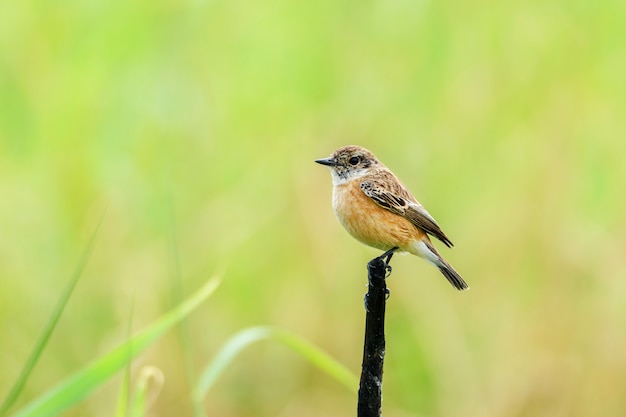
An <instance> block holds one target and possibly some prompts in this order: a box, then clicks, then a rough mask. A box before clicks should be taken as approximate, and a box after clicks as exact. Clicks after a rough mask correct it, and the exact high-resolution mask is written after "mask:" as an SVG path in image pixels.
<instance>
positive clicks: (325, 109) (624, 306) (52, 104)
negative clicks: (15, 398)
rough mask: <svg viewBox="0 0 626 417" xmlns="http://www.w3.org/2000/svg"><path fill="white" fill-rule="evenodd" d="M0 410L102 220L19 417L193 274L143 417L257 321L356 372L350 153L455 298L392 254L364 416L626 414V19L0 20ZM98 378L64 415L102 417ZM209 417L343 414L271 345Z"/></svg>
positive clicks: (581, 15)
mask: <svg viewBox="0 0 626 417" xmlns="http://www.w3.org/2000/svg"><path fill="white" fill-rule="evenodd" d="M0 21H1V24H0V341H1V345H2V348H1V349H0V353H1V354H0V369H2V371H1V372H0V393H1V395H2V396H4V394H5V393H6V390H8V388H9V387H10V386H11V385H12V383H13V382H14V381H15V379H16V377H17V375H18V373H19V370H20V368H21V366H22V364H23V362H24V361H25V360H26V357H27V355H28V352H29V350H30V349H31V348H32V346H33V345H34V343H35V340H36V339H37V337H38V335H39V332H40V331H41V329H42V327H43V326H44V325H45V323H46V322H47V320H48V318H49V317H50V314H51V311H52V310H53V308H54V306H55V304H56V300H57V298H58V297H59V295H60V293H61V291H62V289H63V288H64V286H65V284H66V282H67V280H68V278H69V276H70V275H71V273H72V272H73V270H74V269H75V267H76V265H77V264H78V262H79V259H80V256H81V253H82V252H83V250H84V248H85V247H86V245H87V242H88V240H89V238H90V236H91V234H92V233H93V230H94V229H95V228H96V225H97V224H98V222H99V221H100V219H102V226H101V229H100V233H99V235H98V238H97V241H96V244H95V247H94V250H93V253H92V256H91V259H90V260H89V263H88V266H87V268H86V270H85V272H84V276H83V278H82V280H81V281H80V282H79V284H78V287H77V288H76V291H75V293H74V295H73V297H72V299H71V300H70V303H69V304H68V306H67V309H66V311H65V313H64V315H63V317H62V319H61V321H60V323H59V326H58V328H57V329H56V331H55V333H54V335H53V337H52V339H51V341H50V345H49V346H48V347H47V348H46V350H45V352H44V355H43V356H42V358H41V360H40V362H39V364H38V366H37V367H36V369H35V372H34V374H33V375H32V378H31V379H30V380H29V381H28V384H27V386H26V390H25V392H24V394H23V395H22V397H21V398H20V401H19V402H20V403H21V404H24V403H25V402H26V401H27V400H28V399H30V398H34V397H35V396H37V395H38V394H40V393H42V392H43V391H45V390H46V389H48V388H49V387H51V386H52V385H53V384H55V383H56V382H58V381H60V380H61V379H63V378H64V377H66V376H67V375H69V374H71V373H72V372H73V371H75V370H77V369H79V368H80V367H82V366H84V365H85V364H86V363H88V362H89V361H91V360H92V359H93V358H96V357H98V356H99V355H102V354H103V353H105V352H107V351H108V350H109V349H111V348H112V347H114V346H116V345H117V344H118V343H120V342H122V341H123V340H125V338H126V337H127V335H128V331H129V328H130V329H132V330H138V329H141V328H142V327H143V326H145V325H146V324H147V323H149V322H151V321H152V320H154V319H155V318H157V317H159V316H160V315H161V314H163V312H165V311H167V310H168V309H169V308H171V306H172V305H174V304H175V303H176V300H177V299H178V298H177V297H179V296H181V295H187V294H190V293H191V292H192V291H193V290H195V289H196V288H198V287H199V286H200V285H201V284H203V283H204V282H205V281H206V280H207V279H208V278H210V277H211V276H213V275H214V274H215V273H220V274H221V275H222V276H223V284H222V286H221V287H220V289H219V290H218V292H217V293H216V294H215V295H214V296H213V297H212V298H211V299H210V300H208V301H207V302H206V303H205V304H204V305H203V306H202V307H201V308H200V309H199V310H197V311H196V312H195V313H194V314H193V315H192V316H190V318H189V320H188V321H187V323H186V325H187V329H188V334H189V341H190V343H189V346H188V347H187V348H185V347H184V343H183V342H182V340H184V338H181V334H180V332H171V333H170V334H169V335H168V336H167V337H166V338H165V339H163V340H162V341H161V342H160V343H158V344H157V345H156V346H155V347H153V348H152V349H150V351H149V352H148V353H147V354H145V355H143V356H142V357H141V358H140V359H139V360H138V361H137V365H136V368H135V369H139V368H140V367H141V366H143V365H152V366H155V367H157V368H159V369H160V370H161V371H162V372H163V374H164V377H165V383H164V386H163V389H162V391H161V392H160V395H159V396H158V398H157V399H156V401H155V403H154V404H153V406H152V408H151V411H150V415H154V416H171V415H177V416H178V415H181V416H184V415H191V413H192V409H191V403H190V400H189V391H190V385H189V377H188V373H187V370H188V369H189V368H191V370H192V373H193V372H197V371H199V370H200V369H201V368H202V367H204V366H205V365H206V364H207V363H208V362H209V361H210V360H211V359H212V358H213V357H214V355H215V354H216V352H217V351H218V349H219V348H220V347H221V346H222V345H223V344H224V343H225V342H226V340H227V339H228V338H229V337H230V336H232V335H233V334H235V333H236V332H237V331H239V330H241V329H244V328H247V327H249V326H253V325H274V326H279V327H281V328H285V329H287V330H289V331H292V332H294V333H296V334H298V335H300V336H302V337H304V338H306V339H307V340H309V341H311V342H312V343H314V344H315V345H317V346H319V347H320V348H322V349H324V350H325V351H327V352H328V353H329V354H330V355H332V356H333V357H334V358H336V359H338V360H340V361H341V362H343V363H345V364H346V366H348V367H349V368H350V369H352V370H353V371H354V372H355V373H357V374H358V372H359V371H360V362H361V353H362V337H363V324H364V311H363V294H364V292H365V286H364V285H365V283H366V270H365V264H366V262H367V261H368V260H369V259H371V258H372V257H374V256H376V255H377V252H376V251H375V250H373V249H370V248H367V247H364V246H361V245H360V244H358V243H357V242H356V241H353V240H352V239H351V238H350V237H349V236H348V235H347V234H346V233H345V232H344V231H343V230H342V229H341V227H340V225H339V224H338V222H337V221H336V220H335V218H334V215H333V213H332V209H331V206H330V195H331V181H330V175H329V173H328V172H327V170H326V169H325V168H323V167H321V166H318V165H316V164H314V163H313V160H314V159H316V158H320V157H325V156H327V155H329V154H330V153H331V151H333V150H334V149H335V148H337V147H339V146H343V145H346V144H360V145H362V146H365V147H367V148H370V149H371V150H373V151H374V152H375V153H376V154H377V155H378V156H379V158H380V159H381V160H382V161H383V162H384V163H385V164H386V165H388V166H390V167H392V168H393V170H394V171H395V172H396V173H397V174H398V175H399V176H400V177H401V178H402V179H403V181H404V182H405V183H406V184H407V185H408V186H409V187H410V188H411V190H412V191H413V193H414V194H415V195H416V196H417V198H418V199H419V200H420V201H421V202H422V203H423V204H424V205H425V206H426V207H427V208H428V210H429V211H430V212H431V213H432V214H433V215H434V216H435V218H436V219H437V220H438V222H439V223H440V224H441V225H442V227H443V229H444V230H445V231H446V233H447V234H448V235H449V236H450V237H451V238H452V240H453V241H454V243H455V245H456V246H455V248H454V249H453V250H447V249H445V248H442V247H441V246H442V245H439V247H440V248H441V251H442V253H443V254H444V256H445V257H446V258H447V259H448V260H449V261H450V263H452V264H453V265H455V267H456V268H457V269H458V270H459V271H460V272H461V273H462V274H463V275H464V277H465V278H466V280H467V281H468V282H469V283H470V285H471V287H472V289H471V290H470V291H469V292H466V293H457V292H456V291H454V289H453V288H452V287H451V286H450V285H449V284H448V283H447V282H446V281H445V279H443V277H441V276H440V275H439V273H438V272H437V271H436V270H435V269H433V268H431V267H430V266H428V265H427V264H426V263H424V262H422V261H420V260H418V259H416V258H414V257H409V256H405V257H394V260H393V266H394V273H393V276H392V277H391V278H390V280H389V287H390V288H391V291H392V293H391V298H390V300H389V303H388V316H387V348H388V350H387V357H386V363H385V381H384V415H385V416H389V417H404V416H476V417H479V416H480V417H483V416H494V417H499V416H502V417H515V416H551V417H553V416H588V415H602V416H617V415H623V412H624V409H626V395H624V394H626V266H625V256H626V255H625V251H626V222H625V220H626V216H625V215H624V213H625V210H626V192H625V185H624V184H625V180H626V164H624V163H623V160H624V157H625V156H626V82H624V79H625V78H624V74H626V42H625V41H626V37H625V35H626V30H625V29H624V21H626V3H624V2H623V1H617V0H604V1H601V2H590V1H566V0H548V1H545V0H542V1H533V0H531V1H528V0H524V1H518V0H514V1H508V2H485V1H478V2H459V1H454V0H445V1H424V0H421V1H405V0H385V1H365V2H363V1H350V0H342V1H336V0H333V1H329V0H321V1H315V2H293V1H287V0H263V1H250V0H234V1H223V0H215V1H203V0H189V1H185V0H182V1H167V0H164V1H163V0H156V1H150V2H148V1H138V2H137V1H134V2H127V1H121V0H113V1H100V2H98V1H89V0H82V1H81V0H70V1H66V2H62V3H48V2H42V1H34V0H27V1H6V2H1V3H0ZM119 384H120V379H119V378H116V379H115V380H112V381H111V383H109V384H107V385H106V387H104V388H103V389H100V390H98V391H97V392H96V393H95V394H94V395H92V396H91V397H89V398H88V399H87V400H86V401H85V402H84V403H83V404H82V405H80V406H79V407H77V408H75V409H73V410H72V411H71V412H68V413H66V415H69V416H79V415H80V416H83V415H90V416H96V417H98V416H109V415H112V413H113V411H114V404H115V401H116V398H117V390H118V387H119ZM205 407H206V410H207V413H208V414H209V415H214V416H223V417H234V416H242V417H243V416H257V417H263V416H294V415H297V416H339V415H344V416H346V415H355V409H356V399H355V397H354V395H353V393H351V392H348V391H347V390H346V389H345V388H344V387H343V386H341V385H340V384H338V383H337V382H336V381H334V380H332V379H330V378H329V377H328V376H327V375H325V374H323V373H321V372H320V371H318V370H317V369H315V368H313V367H312V366H311V365H310V364H309V363H307V362H305V361H303V360H302V359H301V358H299V357H297V356H296V355H295V354H293V353H292V352H290V351H288V350H286V349H285V348H284V347H282V346H280V345H278V344H276V343H272V342H271V341H266V342H262V343H259V344H257V345H254V346H253V347H251V348H249V349H248V350H246V351H245V352H244V353H243V354H242V355H241V356H240V357H239V358H237V360H236V361H235V363H234V364H233V366H231V367H230V368H229V369H228V370H227V372H226V373H225V375H224V376H223V378H221V379H220V380H219V381H218V384H217V385H216V386H215V388H214V389H213V390H212V391H211V392H210V393H209V395H208V397H207V398H206V401H205Z"/></svg>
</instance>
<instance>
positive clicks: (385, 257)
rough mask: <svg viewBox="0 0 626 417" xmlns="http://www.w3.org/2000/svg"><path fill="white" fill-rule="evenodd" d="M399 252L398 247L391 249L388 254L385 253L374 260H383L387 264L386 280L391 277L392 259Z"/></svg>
mask: <svg viewBox="0 0 626 417" xmlns="http://www.w3.org/2000/svg"><path fill="white" fill-rule="evenodd" d="M397 250H398V248H397V247H393V248H391V249H389V250H388V251H387V252H385V253H383V254H382V255H380V256H378V257H376V258H374V259H372V260H381V261H383V262H384V263H385V272H386V273H385V278H388V277H389V275H391V271H392V268H391V265H389V262H391V257H392V256H393V254H394V253H395V251H397Z"/></svg>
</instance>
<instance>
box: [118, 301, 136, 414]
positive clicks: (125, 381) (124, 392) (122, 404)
mask: <svg viewBox="0 0 626 417" xmlns="http://www.w3.org/2000/svg"><path fill="white" fill-rule="evenodd" d="M134 314H135V297H133V301H132V302H131V304H130V317H129V319H128V329H127V330H126V339H127V340H130V338H131V334H132V330H131V329H132V326H133V316H134ZM131 363H132V360H131V359H130V358H129V359H128V362H127V363H126V369H125V370H124V376H123V377H122V383H121V384H120V391H119V393H118V395H117V407H116V409H115V417H126V412H127V410H128V399H129V395H130V371H131Z"/></svg>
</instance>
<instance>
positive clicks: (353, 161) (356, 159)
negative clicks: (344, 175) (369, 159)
mask: <svg viewBox="0 0 626 417" xmlns="http://www.w3.org/2000/svg"><path fill="white" fill-rule="evenodd" d="M359 160H360V158H359V157H358V156H353V157H352V158H350V159H349V160H348V163H350V165H356V164H358V163H359Z"/></svg>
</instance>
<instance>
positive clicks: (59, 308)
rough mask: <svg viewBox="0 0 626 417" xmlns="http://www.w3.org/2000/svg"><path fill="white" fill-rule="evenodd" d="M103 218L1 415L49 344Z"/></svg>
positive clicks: (22, 386) (0, 411) (3, 403)
mask: <svg viewBox="0 0 626 417" xmlns="http://www.w3.org/2000/svg"><path fill="white" fill-rule="evenodd" d="M103 218H104V216H103V217H102V218H100V221H99V222H98V225H97V226H96V229H95V230H94V232H93V234H92V235H91V239H89V243H88V244H87V247H86V248H85V250H84V252H83V255H82V257H81V258H80V261H79V262H78V265H77V266H76V269H75V270H74V274H72V276H71V277H70V280H69V282H68V283H67V285H66V286H65V289H64V290H63V293H62V294H61V297H60V298H59V301H58V302H57V305H56V308H55V309H54V311H53V312H52V315H51V316H50V321H49V322H48V324H47V325H46V327H44V329H43V332H42V333H41V336H40V337H39V340H38V341H37V343H35V346H34V348H33V351H32V352H31V354H30V356H29V357H28V359H27V360H26V363H24V367H23V368H22V371H21V372H20V374H19V376H18V377H17V379H16V381H15V384H13V387H12V388H11V390H10V391H9V393H8V394H7V396H6V398H5V399H4V401H3V402H2V405H0V417H4V416H5V415H6V413H7V411H8V410H9V408H11V406H12V405H13V404H14V403H15V400H17V398H18V397H19V395H20V394H21V392H22V390H23V389H24V385H25V384H26V381H27V380H28V377H29V376H30V374H31V372H32V371H33V368H35V365H36V364H37V361H38V360H39V357H40V356H41V354H42V352H43V350H44V348H45V347H46V345H47V344H48V340H50V336H51V335H52V332H53V331H54V329H55V328H56V325H57V323H58V322H59V319H60V318H61V314H63V310H65V306H66V305H67V303H68V301H69V299H70V297H71V295H72V293H73V292H74V288H75V287H76V284H77V283H78V280H79V279H80V277H81V276H82V274H83V270H84V269H85V266H86V265H87V261H88V260H89V257H90V255H91V251H92V249H93V245H94V243H95V241H96V237H97V236H98V231H99V230H100V225H101V224H102V219H103Z"/></svg>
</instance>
